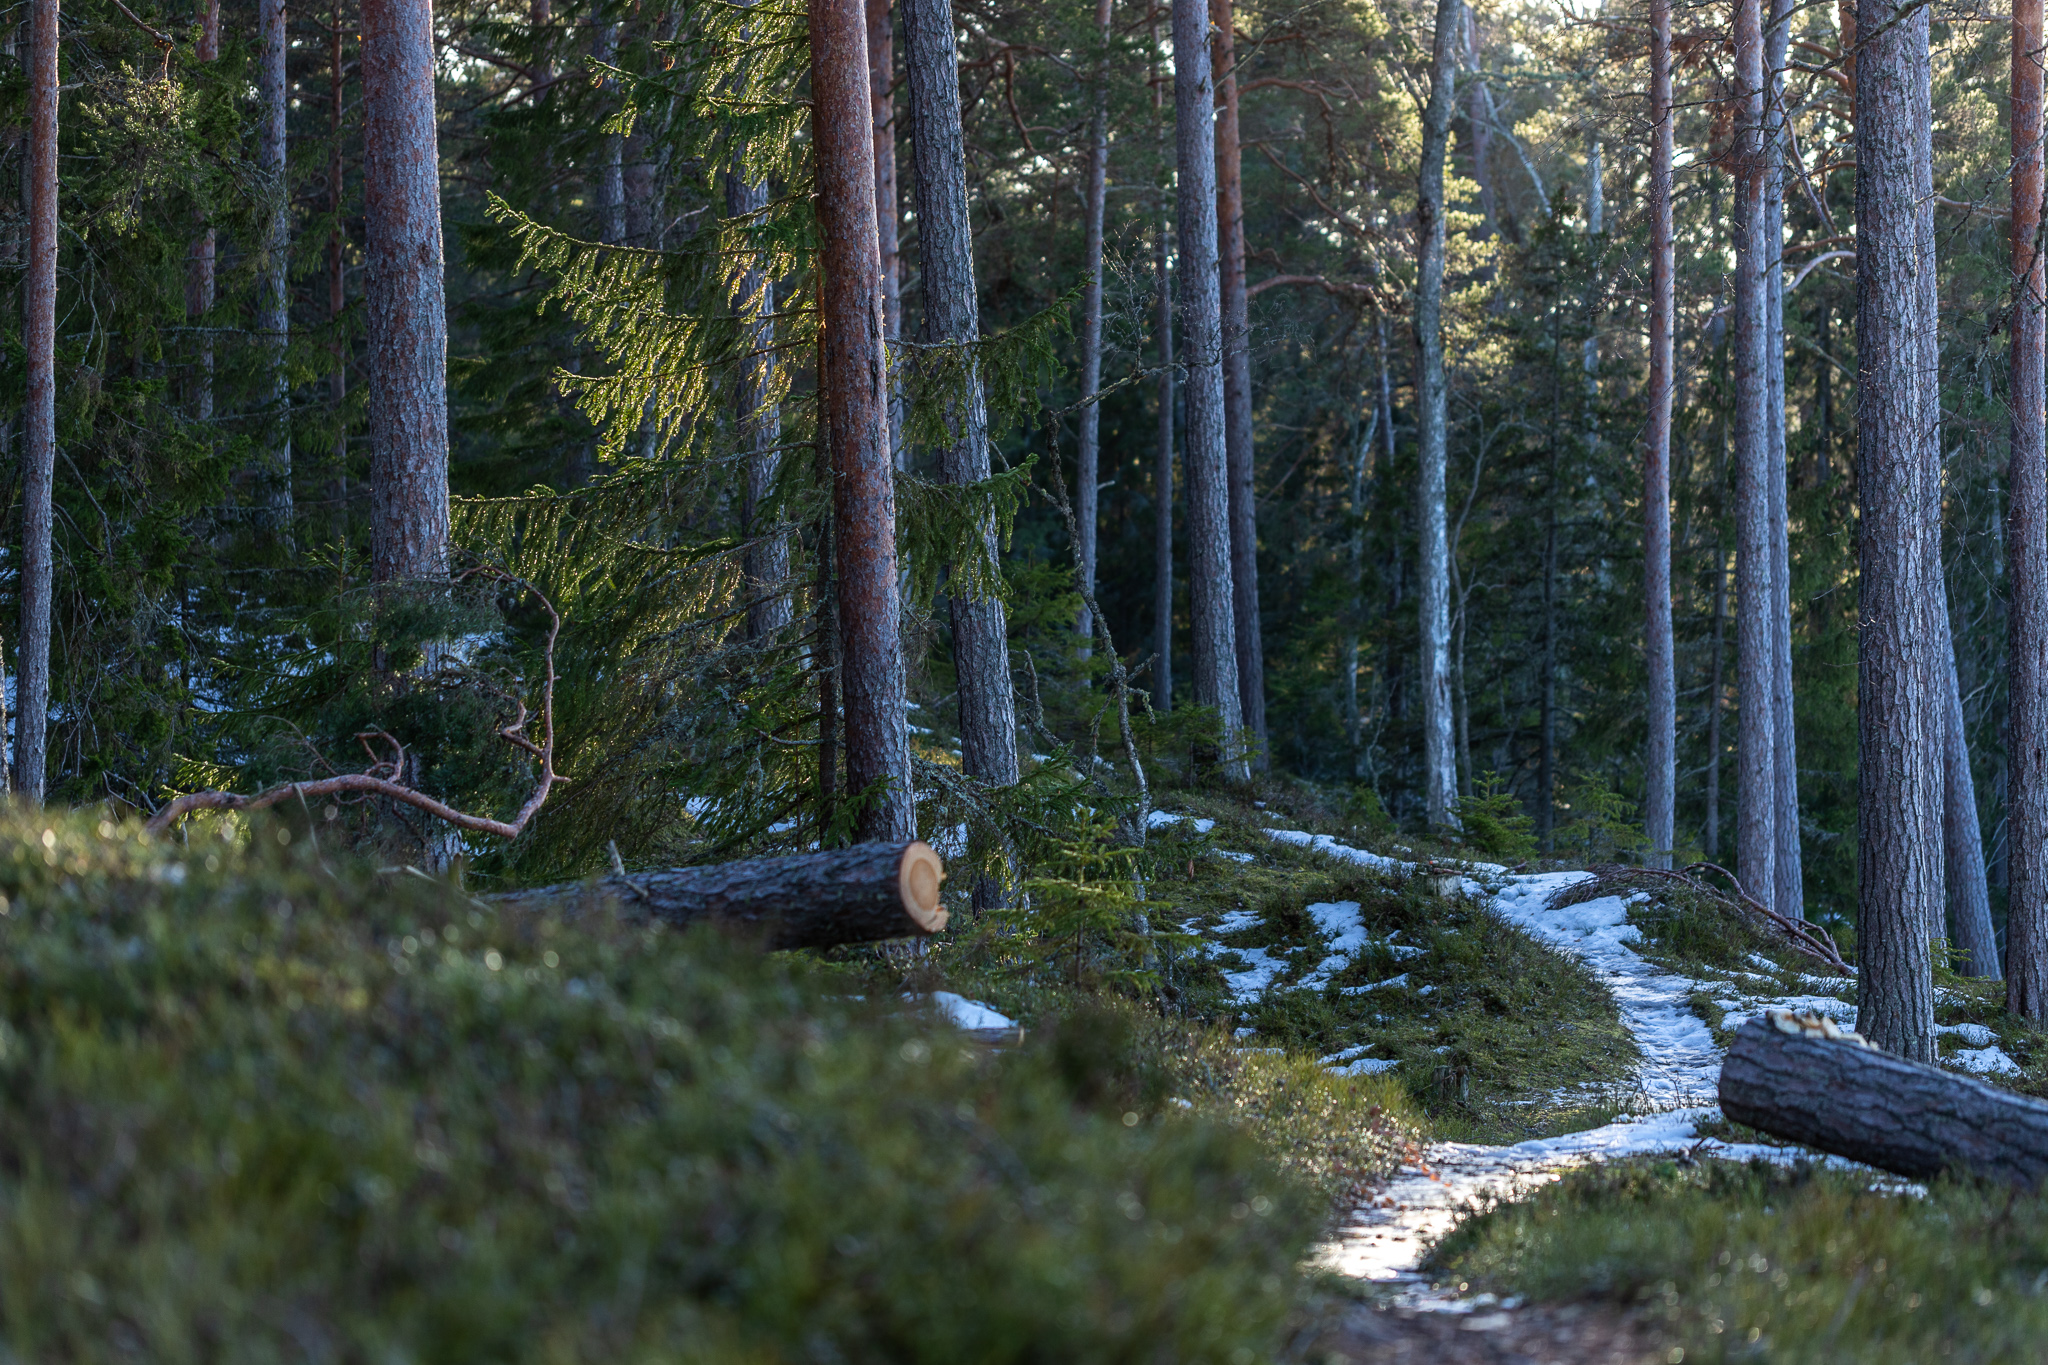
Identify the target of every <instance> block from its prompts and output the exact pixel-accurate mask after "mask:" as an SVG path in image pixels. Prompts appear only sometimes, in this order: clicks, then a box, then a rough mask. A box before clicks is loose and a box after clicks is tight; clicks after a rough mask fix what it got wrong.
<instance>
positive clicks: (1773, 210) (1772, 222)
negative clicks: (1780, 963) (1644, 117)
mask: <svg viewBox="0 0 2048 1365" xmlns="http://www.w3.org/2000/svg"><path fill="white" fill-rule="evenodd" d="M1791 19H1792V0H1770V17H1769V20H1768V22H1767V25H1766V27H1765V30H1764V82H1765V85H1764V101H1765V103H1764V139H1763V140H1764V199H1763V209H1764V252H1765V255H1766V257H1767V262H1768V263H1767V265H1766V266H1765V269H1764V375H1765V377H1766V379H1767V381H1768V383H1769V394H1768V396H1767V398H1766V405H1767V406H1766V409H1765V414H1764V415H1765V425H1766V428H1767V429H1768V431H1769V432H1770V438H1771V439H1770V451H1769V457H1768V458H1769V474H1770V480H1769V482H1770V533H1771V594H1772V601H1771V829H1772V836H1771V838H1772V851H1771V878H1772V887H1773V890H1772V895H1771V906H1772V908H1773V909H1775V910H1776V911H1777V912H1778V913H1779V914H1781V915H1786V916H1789V917H1791V918H1792V919H1804V918H1806V909H1805V906H1806V889H1805V875H1804V872H1803V861H1802V859H1801V856H1800V850H1799V745H1798V732H1797V731H1796V730H1795V728H1794V726H1793V715H1792V713H1793V697H1792V540H1791V535H1792V530H1791V513H1790V497H1789V493H1788V490H1787V488H1786V478H1787V475H1788V470H1789V465H1788V463H1787V460H1786V454H1785V272H1784V269H1783V263H1784V250H1785V158H1786V156H1788V155H1789V154H1790V151H1791V147H1790V144H1789V142H1788V140H1787V138H1786V135H1785V133H1786V127H1785V112H1784V84H1785V83H1784V75H1783V73H1784V69H1785V49H1786V46H1787V43H1788V41H1789V39H1790V37H1791Z"/></svg>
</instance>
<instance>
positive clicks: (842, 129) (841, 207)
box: [809, 0, 929, 841]
mask: <svg viewBox="0 0 2048 1365" xmlns="http://www.w3.org/2000/svg"><path fill="white" fill-rule="evenodd" d="M809 17H810V38H811V101H812V103H811V136H812V138H813V140H814V141H815V144H816V146H817V166H818V173H817V205H818V231H819V237H820V242H819V247H820V251H819V262H820V264H821V265H822V267H823V271H824V276H825V279H824V287H823V290H822V294H821V300H820V301H821V305H822V306H821V312H822V315H823V317H822V320H823V324H824V336H823V339H822V345H821V347H820V355H819V374H820V379H821V387H822V389H823V404H822V407H823V415H824V422H825V430H826V439H827V442H828V455H829V459H830V462H831V479H832V488H833V532H832V539H833V542H834V549H835V551H836V555H837V559H838V575H837V579H838V582H837V588H838V614H839V658H838V674H839V690H840V694H841V697H842V698H843V706H844V712H845V718H846V725H845V736H844V740H845V752H846V794H847V797H848V798H849V799H863V798H864V804H863V805H862V807H861V811H860V815H859V818H858V822H857V826H856V828H857V831H858V837H859V838H860V839H862V840H863V841H877V840H881V841H901V840H904V839H908V838H909V837H911V835H913V834H914V833H915V832H916V807H915V804H914V803H915V800H916V794H915V789H914V788H913V787H912V785H911V773H910V730H909V725H908V717H907V716H906V714H905V712H904V702H905V700H906V697H905V691H904V687H905V678H904V669H903V650H902V644H901V627H900V624H899V617H900V616H901V604H900V601H899V598H898V596H897V576H896V488H895V482H894V479H893V476H892V466H891V462H890V459H889V412H888V408H889V381H888V373H887V370H886V367H885V357H884V349H883V339H882V338H883V330H882V329H883V323H882V292H883V291H882V257H881V246H880V243H879V240H878V238H877V235H876V227H875V140H874V131H873V125H874V105H873V101H872V97H871V93H872V92H871V90H870V87H869V84H868V53H867V16H866V13H865V11H864V9H863V7H862V4H861V0H810V10H809ZM907 17H908V16H906V18H907ZM926 230H929V225H926Z"/></svg>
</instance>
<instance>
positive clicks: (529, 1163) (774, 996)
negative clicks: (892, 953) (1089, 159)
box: [0, 816, 1327, 1365]
mask: <svg viewBox="0 0 2048 1365" xmlns="http://www.w3.org/2000/svg"><path fill="white" fill-rule="evenodd" d="M296 829H297V833H296V837H295V838H294V837H291V834H292V832H291V830H290V829H288V828H287V826H285V825H284V824H282V823H272V824H261V823H259V824H257V825H255V826H253V827H250V826H242V825H225V824H221V823H211V824H209V823H206V822H195V823H194V824H193V825H192V826H191V830H190V843H189V845H187V846H182V847H181V846H178V845H173V844H170V843H166V842H163V841H154V840H149V839H147V838H144V837H142V836H141V835H139V834H138V833H136V832H135V831H134V830H133V829H132V828H117V827H114V826H111V825H107V824H99V825H94V824H93V823H91V822H90V821H88V820H55V819H50V820H44V819H40V818H38V819H33V820H32V821H29V822H24V818H23V817H20V816H11V817H7V820H6V821H5V823H0V891H4V892H5V895H6V907H5V913H4V915H0V1343H4V1346H5V1348H6V1350H7V1351H8V1352H10V1353H11V1355H12V1356H13V1358H15V1359H20V1360H75V1361H85V1360H108V1359H114V1358H119V1359H123V1360H127V1359H151V1360H157V1361H166V1362H175V1361H207V1362H237V1361H274V1360H282V1359H293V1360H298V1359H305V1360H319V1361H328V1360H333V1361H372V1360H374V1361H376V1362H379V1365H383V1363H384V1362H397V1361H411V1362H443V1361H445V1362H463V1365H470V1363H471V1362H478V1361H536V1362H538V1361H547V1362H557V1361H562V1362H566V1361H586V1360H587V1361H600V1360H601V1361H606V1362H623V1361H633V1360H661V1361H664V1362H668V1361H714V1360H715V1361H719V1362H741V1361H745V1362H755V1361H758V1362H779V1361H792V1362H794V1361H817V1362H827V1361H842V1360H844V1361H881V1360H887V1361H891V1362H919V1361H931V1362H947V1363H948V1365H952V1363H954V1362H961V1361H977V1362H998V1361H1020V1362H1022V1361H1044V1362H1075V1361H1158V1360H1173V1361H1177V1362H1210V1361H1213V1362H1249V1361H1255V1360H1265V1359H1269V1358H1270V1357H1271V1355H1272V1353H1273V1351H1274V1350H1275V1349H1276V1348H1277V1345H1278V1343H1279V1340H1280V1337H1281V1335H1282V1332H1283V1330H1284V1326H1285V1323H1286V1321H1287V1319H1288V1317H1289V1315H1290V1314H1291V1313H1293V1312H1294V1310H1295V1308H1296V1306H1297V1304H1298V1303H1299V1302H1300V1294H1301V1293H1302V1288H1301V1286H1302V1281H1301V1279H1300V1277H1299V1275H1298V1273H1297V1270H1296V1266H1297V1264H1298V1262H1299V1261H1300V1259H1301V1257H1302V1256H1303V1254H1304V1252H1305V1250H1306V1249H1307V1245H1308V1243H1309V1241H1310V1240H1311V1239H1312V1238H1313V1237H1314V1235H1315V1233H1316V1232H1317V1231H1318V1229H1319V1228H1320V1226H1321V1225H1322V1221H1323V1218H1324V1216H1325V1211H1326V1208H1327V1206H1326V1204H1325V1203H1324V1202H1323V1198H1322V1196H1321V1195H1320V1194H1319V1193H1318V1192H1317V1191H1316V1190H1315V1189H1314V1188H1313V1187H1312V1186H1311V1185H1310V1184H1309V1183H1308V1182H1307V1181H1304V1180H1301V1179H1298V1178H1294V1177H1290V1176H1288V1175H1286V1174H1283V1173H1282V1172H1281V1171H1280V1169H1279V1168H1278V1167H1277V1166H1276V1165H1275V1164H1274V1163H1273V1162H1272V1160H1271V1159H1270V1158H1269V1157H1268V1155H1267V1154H1266V1153H1265V1152H1264V1151H1263V1150H1262V1149H1261V1148H1260V1146H1259V1145H1258V1144H1257V1141H1256V1139H1255V1138H1254V1137H1253V1136H1252V1135H1251V1134H1250V1133H1248V1132H1246V1131H1245V1130H1244V1129H1243V1128H1242V1127H1241V1126H1240V1125H1238V1124H1234V1123H1232V1122H1229V1121H1227V1119H1224V1118H1221V1117H1212V1116H1211V1115H1212V1113H1213V1110H1212V1109H1211V1107H1210V1106H1207V1105H1202V1106H1196V1107H1194V1108H1192V1109H1189V1108H1184V1107H1182V1106H1178V1105H1171V1104H1169V1105H1166V1106H1165V1107H1164V1110H1163V1111H1161V1112H1158V1113H1156V1114H1154V1115H1152V1116H1149V1117H1148V1116H1143V1115H1139V1114H1136V1113H1134V1112H1120V1111H1121V1110H1122V1106H1121V1105H1120V1104H1118V1105H1111V1106H1109V1108H1108V1109H1107V1110H1105V1109H1104V1108H1103V1107H1102V1106H1101V1105H1099V1104H1091V1103H1089V1102H1088V1098H1089V1097H1088V1096H1087V1095H1085V1094H1083V1093H1080V1090H1079V1089H1077V1082H1076V1080H1075V1078H1074V1075H1073V1074H1070V1073H1073V1072H1074V1071H1075V1067H1074V1066H1073V1064H1072V1061H1071V1059H1068V1060H1067V1061H1065V1062H1063V1061H1062V1060H1061V1058H1060V1055H1059V1054H1060V1051H1061V1050H1060V1049H1059V1048H1057V1047H1044V1048H1027V1049H1024V1050H1021V1051H1015V1052H1011V1053H1007V1054H995V1055H991V1054H989V1053H987V1052H984V1051H981V1050H979V1049H977V1048H973V1047H970V1046H969V1045H967V1044H966V1043H965V1042H964V1041H963V1039H962V1036H961V1035H959V1034H956V1033H953V1032H952V1031H951V1030H949V1029H947V1028H945V1027H944V1026H943V1025H937V1024H934V1023H932V1022H930V1021H928V1020H922V1019H920V1018H918V1017H916V1016H914V1015H905V1014H903V1013H902V1012H901V1011H900V1009H899V1008H896V1007H893V1002H891V1006H884V1005H881V1004H863V1003H860V1002H859V1001H855V1000H848V999H839V1000H833V999H831V998H829V997H830V994H831V992H830V990H829V989H827V987H828V984H829V982H830V981H831V980H832V978H831V976H830V975H829V974H827V973H824V972H821V971H820V970H819V969H817V968H815V967H813V966H811V965H809V964H807V963H805V962H804V961H802V960H799V959H766V960H764V959H762V958H761V957H760V956H759V955H758V954H755V953H752V952H750V951H747V950H745V949H741V948H736V947H733V946H730V945H728V944H726V943H724V942H722V941H720V940H718V939H716V938H713V937H710V936H682V935H676V934H673V933H670V932H668V931H666V930H659V929H651V928H646V927H641V926H636V925H632V924H628V923H622V922H619V921H617V920H615V919H613V918H611V917H609V916H604V917H590V918H586V919H585V920H582V921H579V922H575V923H561V922H556V921H551V920H547V919H543V918H539V917H536V916H534V915H531V914H528V913H526V912H522V911H516V910H511V909H505V908H497V907H493V906H492V905H490V904H488V903H484V902H480V901H476V900H473V899H471V898H469V897H467V896H465V895H463V894H462V893H460V892H458V891H456V890H455V889H453V888H452V887H449V886H446V885H442V884H438V883H434V882H430V881H428V880H426V879H424V878H422V877H419V876H415V875H408V874H405V873H403V872H399V873H397V874H394V875H383V876H378V875H375V874H374V873H373V872H371V871H370V870H368V869H364V868H358V867H354V866H352V865H351V866H339V865H336V866H334V867H331V868H330V866H329V863H330V862H332V861H334V860H331V859H323V858H322V856H321V852H320V850H319V848H318V847H317V846H316V845H315V843H314V842H313V840H312V839H311V838H310V837H309V833H308V830H307V828H306V826H305V825H303V824H300V825H298V826H297V827H296ZM1080 1070H1081V1071H1083V1072H1085V1071H1086V1070H1087V1068H1085V1067H1084V1068H1081V1069H1080Z"/></svg>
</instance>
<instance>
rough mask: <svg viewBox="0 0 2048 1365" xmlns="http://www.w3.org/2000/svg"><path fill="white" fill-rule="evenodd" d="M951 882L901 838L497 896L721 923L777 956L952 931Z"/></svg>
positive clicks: (568, 912)
mask: <svg viewBox="0 0 2048 1365" xmlns="http://www.w3.org/2000/svg"><path fill="white" fill-rule="evenodd" d="M945 876H946V872H945V865H944V864H943V863H942V862H941V860H940V858H939V855H938V854H937V853H935V852H933V851H932V848H931V846H930V845H929V844H926V843H924V842H922V841H921V840H917V839H912V840H909V841H896V840H892V841H889V842H886V843H867V844H855V845H853V846H851V847H850V848H835V849H826V850H824V851H822V852H818V853H802V854H798V855H796V856H795V857H789V858H748V859H745V860H744V861H741V862H735V863H718V864H714V865H712V866H709V867H673V868H668V869H665V870H663V871H659V872H635V873H629V874H627V875H625V876H611V877H605V878H602V879H601V880H597V881H589V882H571V883H567V884H565V885H561V886H543V887H537V888H535V889H533V890H530V891H511V892H507V893H505V894H504V895H502V896H498V897H496V898H495V899H496V900H498V901H499V902H500V903H501V904H507V905H512V906H515V907H517V908H519V909H522V910H534V911H541V912H545V913H551V914H555V915H561V916H565V917H568V916H574V915H577V914H580V913H585V912H588V911H592V910H596V909H598V908H600V907H604V906H610V907H614V908H615V909H616V910H617V912H618V913H619V914H621V915H622V916H625V917H629V918H638V917H647V918H652V919H657V920H660V921H661V922H662V923H663V924H666V925H669V926H670V927H672V928H676V929H687V928H690V927H691V926H693V925H697V924H710V925H716V926H717V927H719V928H721V929H726V930H730V931H733V932H737V933H739V934H742V935H744V936H746V937H748V938H752V939H756V940H758V941H759V942H760V944H761V946H762V947H764V948H767V949H770V950H780V949H788V948H830V947H834V946H836V945H838V944H842V943H873V942H876V941H878V940H883V939H892V938H911V937H920V938H921V937H923V936H925V935H928V934H935V933H937V932H939V931H940V930H941V929H944V928H945V927H946V920H947V914H946V911H945V910H944V909H943V908H942V907H941V906H940V904H939V883H940V882H942V881H943V880H945Z"/></svg>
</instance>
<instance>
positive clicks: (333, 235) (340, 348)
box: [327, 0, 348, 539]
mask: <svg viewBox="0 0 2048 1365" xmlns="http://www.w3.org/2000/svg"><path fill="white" fill-rule="evenodd" d="M341 35H342V14H341V5H340V3H339V0H337V3H336V4H335V6H334V22H333V26H332V27H331V28H330V29H329V30H328V34H327V57H328V68H327V69H328V90H327V95H328V103H327V136H328V146H327V212H328V215H329V216H330V217H331V218H332V219H333V221H334V227H333V229H332V231H330V232H329V233H328V235H327V326H328V330H329V332H330V333H331V334H332V336H333V338H334V370H333V372H332V373H331V374H329V375H328V376H327V400H328V403H329V404H330V405H331V407H332V408H333V414H334V469H335V480H334V498H333V510H332V513H331V520H332V523H334V524H335V525H339V526H341V527H343V528H345V527H346V525H347V505H348V425H347V423H346V422H344V421H343V420H342V407H341V405H342V402H343V400H344V399H346V398H347V397H348V335H347V333H346V332H345V331H344V330H343V328H342V315H343V313H345V312H346V311H347V310H348V274H347V267H348V253H347V245H348V240H347V231H346V229H345V227H344V226H343V223H342V217H341V200H342V191H343V188H344V186H343V183H342V181H343V172H342V161H341V126H342V114H343V110H344V108H345V104H344V100H343V95H344V92H345V91H346V89H347V81H346V77H345V74H344V70H343V67H342V64H341ZM336 538H337V539H338V538H339V533H338V534H337V535H336Z"/></svg>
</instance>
